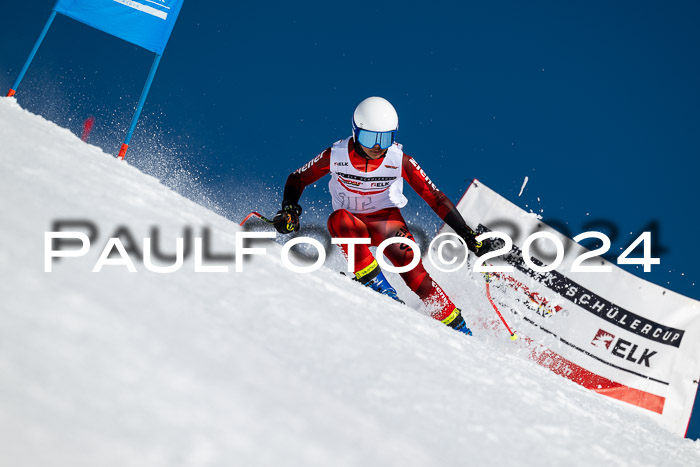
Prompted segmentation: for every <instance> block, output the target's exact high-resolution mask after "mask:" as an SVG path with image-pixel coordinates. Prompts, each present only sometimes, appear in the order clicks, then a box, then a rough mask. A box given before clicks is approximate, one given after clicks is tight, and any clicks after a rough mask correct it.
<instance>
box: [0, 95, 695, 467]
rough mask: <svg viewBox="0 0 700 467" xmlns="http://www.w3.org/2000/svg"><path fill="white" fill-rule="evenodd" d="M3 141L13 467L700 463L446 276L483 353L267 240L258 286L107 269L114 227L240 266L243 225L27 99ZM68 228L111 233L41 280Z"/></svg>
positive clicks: (474, 287)
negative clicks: (186, 243)
mask: <svg viewBox="0 0 700 467" xmlns="http://www.w3.org/2000/svg"><path fill="white" fill-rule="evenodd" d="M0 140H1V141H2V145H0V203H1V206H2V228H1V229H0V277H1V279H2V280H1V281H0V297H2V301H1V303H0V323H1V324H0V434H1V435H0V465H2V466H23V467H28V466H37V467H38V466H49V465H51V466H72V467H75V466H96V465H99V466H120V467H124V466H139V467H142V466H180V465H182V466H210V465H211V466H219V465H220V466H258V465H270V466H273V465H274V466H279V465H285V466H290V465H298V466H310V465H323V466H328V465H334V466H336V465H356V466H372V465H377V466H385V465H402V466H428V465H431V466H432V465H533V466H535V465H537V466H541V465H606V466H610V465H635V466H639V465H648V466H657V465H677V466H691V465H700V444H699V443H698V442H693V441H689V440H686V439H681V438H679V437H678V436H675V435H673V434H671V433H669V432H667V431H665V430H664V429H662V428H660V427H659V426H657V425H656V424H655V423H654V422H653V421H652V420H650V419H648V418H646V417H645V416H644V415H643V414H641V413H639V412H638V411H637V410H636V409H634V408H630V407H629V406H625V405H623V404H619V403H616V402H614V401H611V400H608V399H606V398H604V397H602V396H600V395H597V394H594V393H592V392H589V391H587V390H585V389H583V388H582V387H580V386H577V385H576V384H574V383H572V382H570V381H567V380H565V379H563V378H560V377H559V376H556V375H554V374H552V373H550V372H549V371H547V370H545V369H543V368H540V367H538V366H537V365H535V364H534V363H532V362H530V361H529V360H527V359H525V358H523V356H521V355H519V354H518V352H517V351H516V350H515V347H514V344H512V343H511V342H510V341H509V340H508V335H507V333H505V331H503V330H502V329H501V328H497V329H486V328H481V327H479V326H478V325H477V323H478V322H483V321H484V320H486V319H491V318H493V316H491V315H492V314H493V311H489V308H488V303H486V300H485V298H484V295H483V289H482V288H480V287H483V282H481V284H479V282H478V281H476V280H471V279H469V278H467V277H466V276H464V277H462V278H448V277H441V276H440V275H437V277H438V278H439V280H440V282H441V283H443V284H444V285H445V288H446V289H447V290H448V292H449V293H450V294H451V295H452V296H453V297H454V298H455V300H456V301H457V302H458V303H459V304H461V305H462V306H463V307H464V308H466V309H468V310H470V312H469V313H467V319H468V320H470V319H471V320H472V322H473V323H474V331H475V332H474V336H473V337H471V338H469V337H466V336H463V335H461V334H458V333H456V332H454V331H452V330H450V329H448V328H447V327H445V326H443V325H441V324H440V323H438V322H436V321H434V320H432V319H430V318H429V317H427V316H425V314H422V313H420V312H419V311H415V310H412V309H411V308H409V307H408V306H402V305H400V304H397V303H395V302H392V301H391V300H389V299H387V298H385V297H382V296H378V295H376V294H374V293H373V292H371V291H369V290H367V289H365V288H363V287H361V286H359V285H357V284H355V283H353V282H351V281H349V280H348V279H346V278H345V277H343V276H342V275H340V274H338V272H337V271H336V270H331V269H330V268H328V269H327V268H324V269H321V270H319V271H317V272H315V273H311V274H305V275H302V274H297V273H293V272H291V271H289V270H288V269H287V268H285V267H284V266H283V265H282V263H281V261H280V256H279V251H280V246H279V245H278V244H276V243H272V242H270V243H269V244H267V245H266V248H267V251H268V253H267V254H266V255H264V256H256V257H253V258H252V259H251V260H249V261H246V262H245V263H244V272H242V273H237V272H235V263H234V262H233V261H228V262H223V263H222V262H220V263H216V264H215V263H211V262H209V263H206V261H205V265H208V266H214V265H218V266H228V269H229V271H228V272H210V273H202V272H194V269H195V265H194V262H195V261H194V258H193V257H192V255H190V256H189V257H188V258H187V259H186V260H185V262H184V265H183V266H182V268H181V269H180V270H179V271H177V272H174V273H171V274H158V273H154V272H149V271H147V270H146V268H145V267H144V264H143V262H142V261H141V260H138V258H135V259H134V264H135V267H136V269H137V272H133V273H130V272H128V271H127V268H126V267H125V266H115V265H106V266H104V267H103V268H102V271H101V272H99V273H93V272H91V271H92V269H93V267H94V266H95V263H96V262H97V260H98V258H99V256H100V254H101V252H102V249H103V248H104V246H105V245H106V243H107V240H108V238H109V237H110V236H111V235H112V234H113V233H114V232H115V231H116V230H117V228H118V227H120V226H121V227H125V228H126V229H127V230H128V233H129V234H131V236H132V237H133V238H134V240H135V246H136V247H137V248H138V249H139V250H140V249H142V248H143V246H142V245H141V243H142V241H143V238H145V237H149V236H152V234H151V232H150V229H151V227H156V228H157V230H158V233H159V236H160V238H159V240H160V246H159V248H160V249H161V250H163V251H167V252H169V253H172V252H174V250H175V238H177V237H181V236H184V235H183V229H185V228H187V227H189V228H191V229H192V231H193V233H194V236H195V237H202V236H203V235H202V231H203V230H202V229H203V228H205V227H208V228H209V229H210V231H211V234H212V235H211V244H210V245H209V247H210V249H211V250H212V251H213V252H214V253H215V254H224V253H227V254H232V253H233V252H234V250H235V238H236V235H237V233H238V232H240V231H241V229H240V228H239V227H238V226H237V225H236V224H235V223H233V222H230V221H228V220H226V219H225V218H223V217H220V216H218V215H216V214H214V213H212V212H211V211H208V210H206V209H204V208H203V207H201V206H199V205H197V204H194V203H193V202H191V201H188V200H187V199H184V198H183V197H181V196H179V195H177V194H176V193H174V192H172V191H171V190H169V189H167V188H165V187H164V186H163V185H161V184H160V183H159V182H158V180H156V179H155V178H152V177H149V176H146V175H144V174H142V173H141V172H139V171H138V170H136V169H135V168H133V167H132V166H130V165H129V164H128V163H124V162H119V161H117V160H116V159H114V158H113V157H112V156H110V155H107V154H105V153H103V152H102V151H101V150H100V149H99V148H97V147H94V146H90V145H87V144H85V143H82V142H81V141H80V140H79V139H78V138H77V137H76V136H74V135H73V134H71V133H70V132H69V131H68V130H65V129H62V128H59V127H57V126H56V125H54V124H52V123H50V122H47V121H45V120H44V119H42V118H40V117H38V116H35V115H32V114H30V113H28V112H26V111H25V110H23V109H22V108H20V106H19V105H18V104H17V103H16V102H15V100H14V99H9V98H0ZM225 188H226V189H229V190H241V191H242V187H235V186H231V187H225ZM67 219H70V220H88V221H90V222H91V223H93V224H94V225H95V226H96V227H97V228H98V236H97V238H96V239H94V241H93V242H92V243H91V248H90V250H89V253H88V254H87V255H86V256H84V257H80V258H62V259H60V260H54V261H53V263H52V272H50V273H49V272H44V250H45V246H44V233H45V232H47V231H51V230H52V225H53V222H54V221H56V220H67ZM125 246H126V245H125ZM72 248H76V246H72ZM158 264H160V265H167V264H163V263H158ZM335 269H337V268H335ZM390 278H391V279H392V280H393V281H394V282H400V279H399V278H398V277H396V276H391V277H390ZM397 285H398V284H397ZM398 288H399V291H400V293H401V294H402V295H404V296H405V297H406V298H407V301H408V302H409V305H413V306H414V307H415V304H416V303H417V300H416V298H415V296H410V294H411V293H410V292H409V291H408V290H407V289H406V288H405V287H404V286H403V285H401V286H398Z"/></svg>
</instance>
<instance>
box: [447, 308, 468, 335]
mask: <svg viewBox="0 0 700 467" xmlns="http://www.w3.org/2000/svg"><path fill="white" fill-rule="evenodd" d="M442 323H443V324H446V325H447V326H449V327H451V328H452V329H454V330H455V331H458V332H462V333H464V334H466V335H467V336H471V335H472V330H471V329H469V328H468V327H467V323H465V322H464V318H463V317H462V310H460V309H459V308H455V309H454V310H453V311H452V313H450V316H448V317H447V318H445V319H443V320H442Z"/></svg>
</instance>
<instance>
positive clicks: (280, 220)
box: [272, 204, 301, 234]
mask: <svg viewBox="0 0 700 467" xmlns="http://www.w3.org/2000/svg"><path fill="white" fill-rule="evenodd" d="M300 215H301V206H299V205H298V204H287V205H284V206H283V207H282V209H280V210H279V211H277V214H275V217H273V218H272V225H274V226H275V229H277V231H278V232H279V233H281V234H290V233H292V232H296V231H297V230H299V216H300Z"/></svg>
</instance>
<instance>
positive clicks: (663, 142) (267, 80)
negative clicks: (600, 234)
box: [0, 0, 700, 299]
mask: <svg viewBox="0 0 700 467" xmlns="http://www.w3.org/2000/svg"><path fill="white" fill-rule="evenodd" d="M52 5H53V0H41V1H39V0H37V1H31V2H25V3H17V4H15V5H13V7H12V9H11V14H6V15H2V16H1V17H0V43H2V44H3V46H2V48H0V85H1V86H2V88H3V89H5V90H6V89H8V88H9V86H10V84H11V83H12V81H13V80H14V78H15V76H16V75H17V73H18V71H19V69H20V67H21V66H22V64H23V62H24V59H25V58H26V56H27V54H28V52H29V50H30V49H31V46H32V44H33V42H34V40H35V39H36V37H37V36H38V34H39V32H40V30H41V28H42V26H43V24H44V22H45V21H46V19H47V18H48V15H49V11H50V9H51V7H52ZM699 20H700V3H698V2H696V1H677V2H670V3H669V2H661V1H634V2H631V1H618V2H608V1H585V2H584V1H570V2H556V1H551V2H541V1H535V2H517V1H512V2H510V1H490V2H478V3H476V2H442V1H434V2H411V1H402V2H383V1H377V2H372V3H371V4H370V3H367V2H364V3H358V4H352V3H340V2H315V1H310V2H275V1H271V2H236V3H231V2H216V1H215V2H193V1H186V2H185V4H184V6H183V9H182V12H181V14H180V18H179V19H178V22H177V24H176V26H175V29H174V31H173V34H172V37H171V40H170V42H169V44H168V47H167V48H166V50H165V54H164V56H163V60H162V62H161V66H160V68H159V70H158V74H157V75H156V80H155V83H154V86H153V88H152V90H151V93H150V95H149V98H148V101H147V103H146V107H145V109H144V114H143V117H142V121H141V124H140V125H139V126H138V127H137V129H136V133H135V134H134V138H133V140H132V148H131V149H130V152H129V155H128V158H129V161H130V162H131V163H133V164H135V165H137V166H139V165H141V166H142V167H144V169H146V170H149V169H150V170H152V171H154V172H159V171H160V173H162V172H163V170H166V171H167V170H168V168H172V167H175V169H172V171H176V169H177V168H180V167H185V168H186V169H187V170H189V171H190V172H192V173H194V174H196V175H197V176H198V177H199V180H198V183H200V184H201V185H202V186H204V188H205V191H206V193H207V194H208V195H209V196H210V198H212V199H214V201H215V202H216V203H217V204H218V205H219V206H222V209H223V212H224V214H226V215H228V216H229V217H231V218H232V219H237V220H240V216H241V215H242V214H245V213H247V212H249V211H251V210H254V209H255V210H261V211H263V212H265V213H267V214H271V213H272V212H274V210H275V209H277V205H278V203H279V201H280V197H281V189H282V186H283V184H284V181H285V179H286V176H287V175H288V174H289V172H291V171H293V170H294V169H296V168H297V167H299V166H300V165H302V164H303V163H305V162H306V161H307V160H309V159H311V158H312V157H313V156H315V155H316V154H318V153H319V152H320V151H321V150H323V149H324V148H325V147H327V146H329V145H330V144H331V143H332V142H333V141H335V140H337V139H340V138H343V137H345V136H347V135H349V133H350V117H351V113H352V110H353V108H354V106H355V105H356V104H357V103H358V102H359V101H360V100H362V99H363V98H365V97H367V96H370V95H380V96H383V97H386V98H387V99H389V100H390V101H391V102H392V103H393V104H394V105H395V106H396V108H397V110H398V112H399V116H400V122H401V123H400V130H399V135H398V139H399V141H400V142H402V143H403V144H404V149H405V151H406V152H407V153H408V154H410V155H412V156H414V157H415V158H416V159H417V160H418V162H419V163H420V164H421V165H422V166H423V168H424V169H425V170H426V172H427V173H428V174H429V176H430V177H431V179H432V180H433V181H434V182H435V183H436V184H437V186H438V187H440V188H441V189H442V190H443V191H444V192H445V193H446V194H447V195H448V196H449V197H450V198H451V199H453V201H455V202H456V201H457V200H458V199H459V198H460V196H461V195H462V193H463V192H464V190H465V189H466V188H467V186H468V183H469V181H470V180H471V179H472V178H478V179H480V180H482V181H483V182H484V183H485V184H487V185H489V186H490V187H491V188H493V189H495V190H496V191H498V192H499V193H501V194H502V195H503V196H505V197H507V198H508V199H510V200H511V201H513V202H515V203H516V204H518V205H519V206H521V207H523V208H527V209H533V210H535V211H536V212H538V213H539V212H540V210H541V211H542V212H541V213H542V215H543V216H544V219H545V221H547V222H550V223H551V224H553V225H555V226H557V227H559V228H560V229H564V230H567V229H568V233H569V234H570V235H571V236H573V235H576V234H577V233H580V232H583V231H586V230H602V231H604V232H606V233H608V234H610V235H611V236H612V237H613V248H612V251H615V252H619V251H620V249H621V248H626V247H627V245H628V244H629V243H630V242H631V241H632V240H634V239H635V238H636V237H637V235H638V234H639V233H640V232H641V231H642V230H645V229H647V230H648V229H652V230H653V232H654V233H653V235H654V236H653V243H654V245H655V247H656V249H657V250H656V253H657V254H658V256H660V257H661V265H660V266H654V267H652V272H651V273H643V272H641V270H637V269H636V268H634V267H632V268H627V269H628V270H630V272H633V273H635V274H637V275H639V276H641V277H644V278H646V279H648V280H651V281H652V282H655V283H657V284H660V285H662V286H665V287H668V288H670V289H671V290H674V291H676V292H679V293H682V294H684V295H687V296H690V297H693V298H696V299H700V274H698V270H697V263H698V260H699V259H700V254H699V253H698V252H697V249H696V248H697V247H696V244H697V234H696V232H697V231H698V226H699V224H700V223H699V222H698V219H697V215H698V208H697V202H698V200H699V199H700V188H699V185H698V183H697V176H698V173H699V172H700V160H699V159H700V151H699V148H698V142H699V141H700V138H699V136H700V130H699V128H700V117H699V116H698V109H700V96H699V94H698V83H700V62H699V61H698V60H697V51H698V50H700V28H698V27H697V24H698V22H699ZM152 57H153V55H152V54H151V53H149V52H147V51H145V50H143V49H139V48H138V47H136V46H134V45H131V44H128V43H126V42H124V41H121V40H119V39H116V38H114V37H111V36H108V35H106V34H104V33H101V32H99V31H95V30H92V29H90V28H89V27H87V26H84V25H82V24H79V23H77V22H75V21H73V20H71V19H69V18H66V17H61V16H59V17H58V18H57V19H56V21H55V22H54V25H53V26H52V29H51V31H50V32H49V34H48V37H47V39H46V41H45V42H44V44H43V45H42V47H41V49H40V50H39V53H38V55H37V57H36V59H35V60H34V63H33V64H32V66H31V68H30V69H29V72H28V74H27V76H26V78H25V79H24V81H23V83H22V85H21V86H20V88H19V90H18V96H17V97H18V101H19V102H20V104H22V105H23V106H25V107H26V108H28V109H29V110H32V111H35V112H38V113H41V114H42V115H44V116H46V117H48V118H50V119H52V120H54V121H56V122H58V123H59V124H62V125H64V126H67V127H69V128H71V129H73V130H74V131H75V132H76V133H79V132H80V128H81V123H82V121H83V120H84V119H85V118H86V117H87V116H89V115H94V116H95V117H96V126H95V130H94V132H93V135H92V137H91V138H92V139H91V142H93V143H95V144H98V145H100V146H102V147H103V148H104V149H105V150H107V151H108V152H111V153H113V154H116V153H117V151H118V148H119V145H120V143H121V140H122V138H123V136H124V134H125V132H126V128H127V126H128V124H129V120H130V118H131V113H132V112H133V108H134V106H135V104H136V101H137V100H138V96H139V93H140V91H141V87H142V85H143V82H144V80H145V77H146V74H147V73H148V69H149V67H150V63H151V60H152ZM154 147H157V148H158V151H159V152H160V153H161V154H160V155H159V156H160V158H159V159H156V163H157V164H161V165H163V166H165V167H166V169H163V167H155V166H154V165H155V164H154V163H151V162H148V160H149V157H151V158H152V154H151V153H152V152H153V148H154ZM525 176H527V177H529V183H528V185H527V187H526V189H525V191H524V193H523V195H522V196H521V197H518V192H519V191H520V188H521V186H522V183H523V179H524V177H525ZM323 184H324V185H325V182H324V183H323ZM251 187H253V188H251ZM258 190H261V191H258ZM253 191H255V192H253ZM324 191H325V190H324V189H320V188H316V189H315V190H308V191H307V192H306V193H305V194H304V197H303V198H302V205H304V206H306V207H307V208H309V207H311V208H310V209H307V211H308V212H309V214H307V221H318V222H323V220H324V219H325V217H326V216H327V215H328V214H329V213H330V211H331V208H330V203H329V200H328V199H327V195H326V193H325V192H324ZM195 197H196V196H195ZM411 203H412V204H411V205H410V206H411V208H410V209H408V210H407V217H409V218H410V219H412V220H413V222H415V223H417V224H418V225H424V226H426V228H433V229H434V228H435V227H436V226H437V225H439V222H438V220H437V218H436V217H435V216H434V215H433V214H432V213H431V211H430V210H429V209H427V208H426V206H425V205H424V203H422V202H421V201H420V200H419V199H416V197H413V198H411ZM613 234H616V235H613Z"/></svg>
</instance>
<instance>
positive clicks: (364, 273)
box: [354, 259, 404, 303]
mask: <svg viewBox="0 0 700 467" xmlns="http://www.w3.org/2000/svg"><path fill="white" fill-rule="evenodd" d="M354 280H356V281H358V282H359V283H360V284H364V285H366V286H367V287H369V288H370V289H372V290H374V291H375V292H379V293H380V294H382V295H386V296H388V297H390V298H393V299H394V300H396V301H397V302H399V303H404V301H403V300H401V299H400V298H399V296H398V294H397V293H396V289H395V288H393V287H392V286H391V284H389V281H388V280H387V279H386V277H385V276H384V273H383V272H382V270H381V269H380V268H379V264H377V260H376V259H375V260H374V261H372V264H370V265H369V266H367V267H366V268H364V269H362V270H360V271H357V272H356V273H355V279H354Z"/></svg>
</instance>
